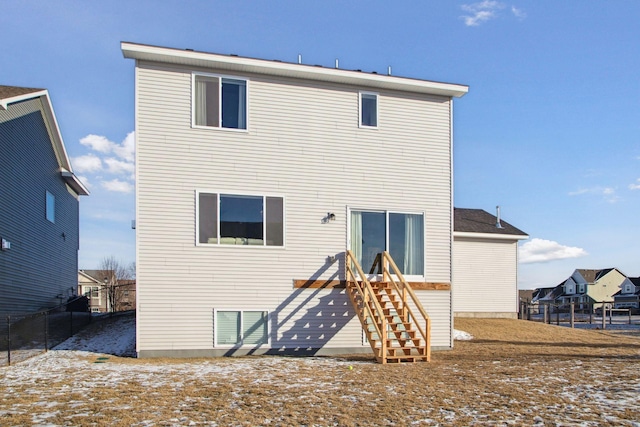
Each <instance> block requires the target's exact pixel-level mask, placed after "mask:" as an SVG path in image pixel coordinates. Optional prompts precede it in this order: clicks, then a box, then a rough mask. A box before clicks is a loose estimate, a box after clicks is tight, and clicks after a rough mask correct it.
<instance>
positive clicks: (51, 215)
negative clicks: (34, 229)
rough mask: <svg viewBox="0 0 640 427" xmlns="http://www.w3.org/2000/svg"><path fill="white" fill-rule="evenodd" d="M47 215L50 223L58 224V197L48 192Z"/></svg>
mask: <svg viewBox="0 0 640 427" xmlns="http://www.w3.org/2000/svg"><path fill="white" fill-rule="evenodd" d="M45 215H46V217H47V220H48V221H50V222H54V223H55V222H56V197H55V196H54V195H53V194H51V193H49V192H48V191H47V197H46V208H45Z"/></svg>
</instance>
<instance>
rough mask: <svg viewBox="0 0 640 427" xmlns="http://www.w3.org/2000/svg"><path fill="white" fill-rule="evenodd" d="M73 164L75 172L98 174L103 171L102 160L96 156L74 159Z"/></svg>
mask: <svg viewBox="0 0 640 427" xmlns="http://www.w3.org/2000/svg"><path fill="white" fill-rule="evenodd" d="M71 164H72V165H73V170H74V172H80V173H83V172H98V171H100V170H102V160H100V158H99V157H98V156H96V155H94V154H87V155H85V156H78V157H73V158H72V159H71Z"/></svg>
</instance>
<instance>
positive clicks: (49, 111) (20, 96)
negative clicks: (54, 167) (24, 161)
mask: <svg viewBox="0 0 640 427" xmlns="http://www.w3.org/2000/svg"><path fill="white" fill-rule="evenodd" d="M35 98H40V101H41V105H42V116H43V119H44V120H45V121H46V123H47V128H48V129H49V131H50V133H49V135H50V139H51V144H52V146H53V151H54V152H55V153H56V159H57V160H58V165H59V166H60V176H61V177H62V179H63V180H64V181H65V182H66V183H67V185H69V187H71V188H72V189H73V191H75V192H76V194H78V195H82V196H87V195H88V194H89V190H87V188H86V187H85V186H84V184H82V182H80V180H79V179H78V177H76V176H75V174H74V173H73V170H72V168H71V162H70V161H69V156H68V155H67V150H66V148H65V146H64V141H63V140H62V134H61V133H60V128H59V127H58V121H57V120H56V116H55V113H54V112H53V106H52V105H51V99H50V98H49V92H48V91H47V90H46V89H33V88H27V87H17V86H2V85H0V110H8V109H10V108H11V105H12V104H15V103H18V102H22V101H27V100H30V99H35Z"/></svg>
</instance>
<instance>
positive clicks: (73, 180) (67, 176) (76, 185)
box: [60, 169, 89, 196]
mask: <svg viewBox="0 0 640 427" xmlns="http://www.w3.org/2000/svg"><path fill="white" fill-rule="evenodd" d="M60 175H62V178H63V179H64V181H65V182H66V183H67V184H68V185H69V187H71V188H73V191H75V192H76V193H78V195H79V196H88V195H89V190H88V189H87V187H85V186H84V184H83V183H82V181H80V180H79V179H78V177H77V176H75V174H74V173H73V172H69V171H68V170H65V169H60Z"/></svg>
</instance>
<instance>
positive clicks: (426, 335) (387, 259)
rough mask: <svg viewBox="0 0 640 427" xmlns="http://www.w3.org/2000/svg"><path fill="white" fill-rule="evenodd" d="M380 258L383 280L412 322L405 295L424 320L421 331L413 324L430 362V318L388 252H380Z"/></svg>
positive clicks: (412, 315) (411, 312)
mask: <svg viewBox="0 0 640 427" xmlns="http://www.w3.org/2000/svg"><path fill="white" fill-rule="evenodd" d="M382 258H383V259H384V262H383V263H382V275H383V276H382V277H383V280H388V281H389V282H391V283H392V284H393V286H394V287H395V288H396V291H397V292H398V294H399V295H401V296H402V304H403V305H404V307H405V308H406V309H407V311H408V313H409V314H410V315H411V317H412V318H413V319H414V321H415V319H416V316H415V315H414V314H413V311H412V310H411V307H410V306H409V305H408V304H407V295H409V296H410V297H411V299H412V300H413V303H414V305H415V306H416V307H417V308H418V311H419V312H420V314H421V315H422V317H423V318H424V319H425V323H426V324H425V329H422V328H421V327H420V324H419V323H418V322H417V321H416V322H415V324H416V327H417V328H418V331H419V332H420V334H421V335H422V337H423V339H424V342H425V345H426V348H427V360H430V359H431V318H430V317H429V315H428V314H427V312H426V310H425V309H424V307H422V303H420V300H419V299H418V297H417V296H416V294H415V292H414V291H413V289H411V286H410V285H409V284H408V283H407V281H406V280H405V278H404V276H403V275H402V273H401V272H400V269H399V268H398V266H397V265H396V263H395V261H394V260H393V258H391V255H390V254H389V252H387V251H384V252H382ZM387 263H388V264H389V265H390V266H391V269H392V270H393V272H394V274H395V275H396V276H397V277H398V280H399V281H400V283H401V284H402V289H400V287H399V286H398V284H397V283H396V281H395V280H393V277H392V276H391V273H390V272H389V269H388V268H387ZM405 320H407V319H405Z"/></svg>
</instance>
